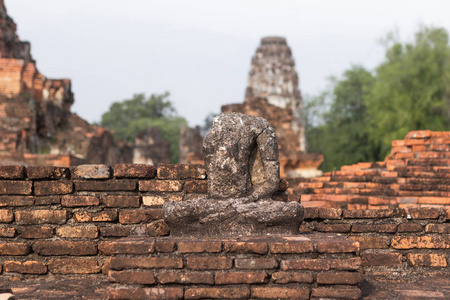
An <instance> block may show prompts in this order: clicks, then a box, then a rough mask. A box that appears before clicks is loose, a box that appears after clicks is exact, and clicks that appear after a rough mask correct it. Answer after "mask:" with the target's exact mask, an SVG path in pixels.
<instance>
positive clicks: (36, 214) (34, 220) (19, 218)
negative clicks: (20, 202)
mask: <svg viewBox="0 0 450 300" xmlns="http://www.w3.org/2000/svg"><path fill="white" fill-rule="evenodd" d="M15 218H16V223H17V224H25V225H39V224H64V223H66V221H67V211H66V210H43V209H42V210H31V211H16V213H15Z"/></svg>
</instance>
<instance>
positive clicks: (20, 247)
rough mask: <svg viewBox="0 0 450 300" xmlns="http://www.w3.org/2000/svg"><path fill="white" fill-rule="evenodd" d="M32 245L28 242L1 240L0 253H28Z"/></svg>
mask: <svg viewBox="0 0 450 300" xmlns="http://www.w3.org/2000/svg"><path fill="white" fill-rule="evenodd" d="M29 252H30V247H29V246H28V244H27V243H19V242H16V243H9V242H6V243H4V242H0V255H27V254H28V253H29Z"/></svg>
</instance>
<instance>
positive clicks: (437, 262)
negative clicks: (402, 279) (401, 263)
mask: <svg viewBox="0 0 450 300" xmlns="http://www.w3.org/2000/svg"><path fill="white" fill-rule="evenodd" d="M406 259H407V260H408V263H409V264H410V265H412V266H423V267H441V268H445V267H447V260H446V257H445V254H436V253H408V254H407V255H406Z"/></svg>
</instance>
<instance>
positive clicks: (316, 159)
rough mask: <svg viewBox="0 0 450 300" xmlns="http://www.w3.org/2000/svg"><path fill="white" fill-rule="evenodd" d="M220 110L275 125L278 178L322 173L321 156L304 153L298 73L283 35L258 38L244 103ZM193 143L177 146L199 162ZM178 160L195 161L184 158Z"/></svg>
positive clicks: (183, 143) (304, 141)
mask: <svg viewBox="0 0 450 300" xmlns="http://www.w3.org/2000/svg"><path fill="white" fill-rule="evenodd" d="M222 112H240V113H244V114H248V115H252V116H258V117H262V118H264V119H266V120H268V121H269V123H270V124H271V125H272V126H273V127H274V128H275V131H276V135H277V140H278V145H279V148H280V174H281V177H283V178H297V177H306V178H309V177H315V176H319V175H320V174H321V171H320V170H318V169H317V168H318V167H319V165H320V164H321V163H322V161H323V155H322V154H313V153H307V152H306V148H307V147H306V139H305V128H304V125H303V121H302V98H301V95H300V90H299V88H298V76H297V72H296V71H295V63H294V59H293V58H292V55H291V49H290V48H289V46H288V45H287V43H286V39H285V38H281V37H266V38H263V39H262V40H261V45H260V46H259V47H258V49H257V50H256V54H255V56H254V57H253V59H252V64H251V68H250V72H249V76H248V83H247V90H246V93H245V100H244V103H242V104H229V105H224V106H222ZM195 145H197V144H195ZM195 145H190V144H188V141H187V140H186V141H184V140H183V139H182V140H181V141H180V149H182V151H184V152H187V153H188V154H186V155H185V157H188V156H189V157H195V162H198V159H197V158H198V157H201V152H198V147H195ZM186 149H187V150H186ZM180 151H181V150H180ZM181 162H183V163H192V162H194V161H193V160H189V159H187V158H186V159H184V160H181Z"/></svg>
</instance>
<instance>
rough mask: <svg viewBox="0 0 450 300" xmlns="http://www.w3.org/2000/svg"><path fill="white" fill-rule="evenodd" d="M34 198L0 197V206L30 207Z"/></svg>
mask: <svg viewBox="0 0 450 300" xmlns="http://www.w3.org/2000/svg"><path fill="white" fill-rule="evenodd" d="M33 204H34V198H33V197H32V196H0V207H1V206H32V205H33Z"/></svg>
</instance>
